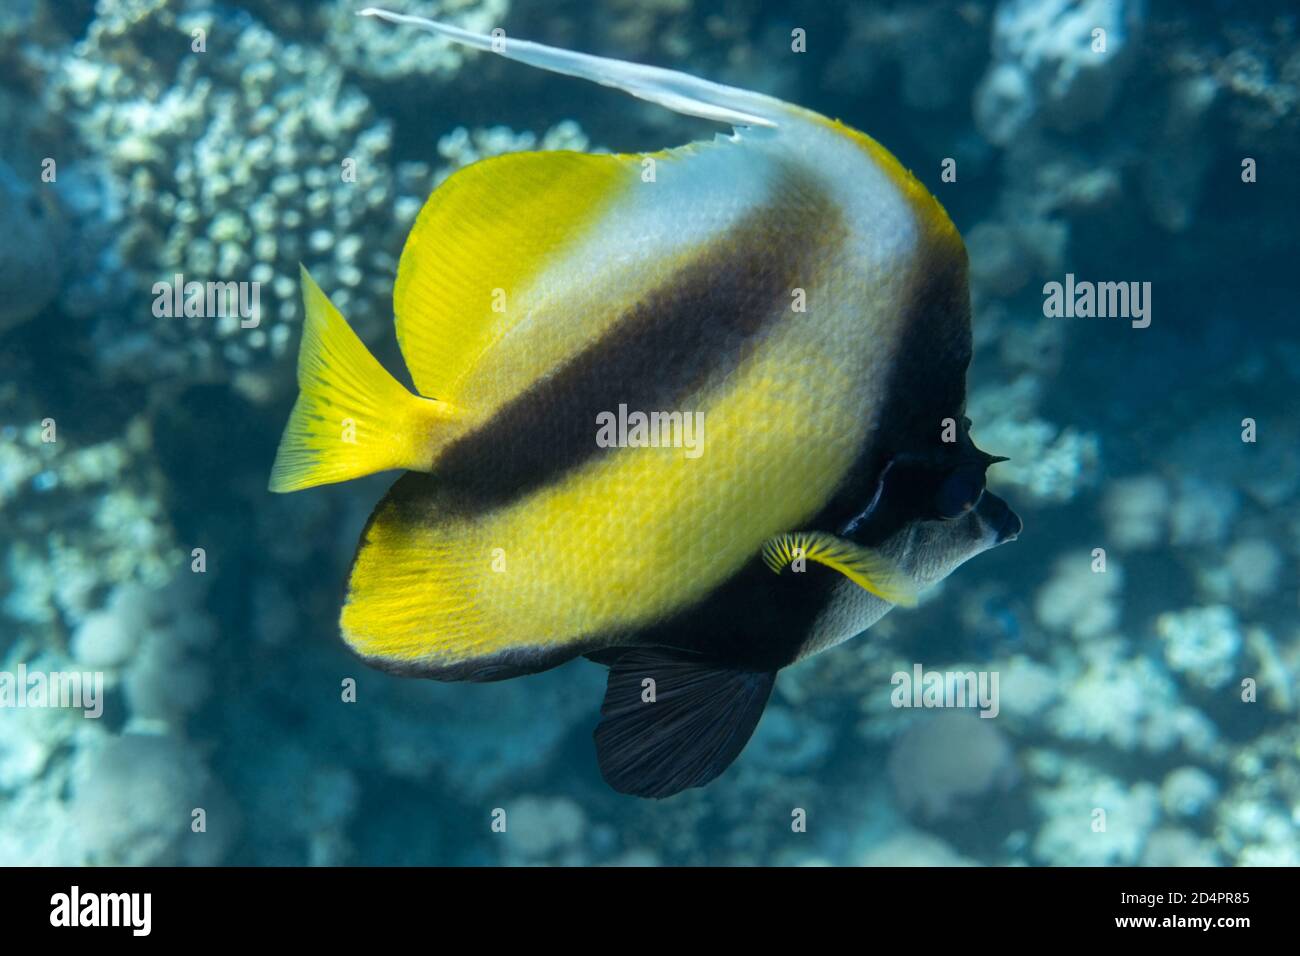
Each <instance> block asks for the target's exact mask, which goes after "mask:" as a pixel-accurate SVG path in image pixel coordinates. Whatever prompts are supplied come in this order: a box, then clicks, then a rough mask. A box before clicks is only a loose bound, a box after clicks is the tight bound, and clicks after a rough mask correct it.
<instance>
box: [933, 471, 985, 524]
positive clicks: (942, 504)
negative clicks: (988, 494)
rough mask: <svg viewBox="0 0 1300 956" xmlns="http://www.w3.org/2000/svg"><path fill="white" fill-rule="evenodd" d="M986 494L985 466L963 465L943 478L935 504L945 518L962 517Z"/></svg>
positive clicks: (940, 514) (940, 515)
mask: <svg viewBox="0 0 1300 956" xmlns="http://www.w3.org/2000/svg"><path fill="white" fill-rule="evenodd" d="M983 495H984V466H983V465H963V466H962V467H960V468H958V469H956V470H955V471H954V472H953V473H952V474H950V475H949V476H948V477H947V478H945V479H944V480H943V483H942V484H941V485H939V490H938V492H936V494H935V498H934V506H935V510H936V511H938V513H939V517H941V518H943V519H945V520H951V519H953V518H960V517H961V516H962V515H964V514H966V512H968V511H970V510H971V509H972V508H974V507H975V506H976V505H977V504H979V500H980V498H981V497H982V496H983Z"/></svg>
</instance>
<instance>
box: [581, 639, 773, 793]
mask: <svg viewBox="0 0 1300 956" xmlns="http://www.w3.org/2000/svg"><path fill="white" fill-rule="evenodd" d="M649 681H653V682H654V683H653V684H651V683H649ZM775 681H776V674H775V673H774V672H758V671H747V670H740V669H737V668H734V667H728V666H727V665H725V664H717V663H714V662H711V661H707V660H704V659H702V658H699V657H696V656H694V655H691V654H686V653H683V652H679V651H672V650H668V649H664V648H633V649H631V650H628V651H626V652H624V653H623V654H622V655H620V656H619V657H618V659H617V660H616V661H614V662H613V663H612V665H611V667H610V671H609V683H608V684H607V685H606V687H605V702H604V703H603V704H602V705H601V708H600V713H601V715H602V717H603V719H602V720H601V722H600V724H599V725H598V726H597V727H596V733H595V737H596V759H597V760H598V761H599V763H600V773H601V776H603V777H604V778H605V782H606V783H608V784H609V785H610V786H611V787H613V788H614V789H615V790H617V791H619V792H620V793H628V794H632V795H633V796H637V797H654V798H656V799H658V798H662V797H671V796H672V795H673V794H675V793H680V792H681V791H682V790H685V789H687V788H689V787H702V786H704V785H705V784H707V783H709V782H710V781H711V780H713V778H714V777H716V776H717V775H718V774H720V773H722V771H724V770H726V769H727V767H728V766H730V765H731V762H732V761H733V760H735V759H736V758H737V757H738V756H740V752H741V751H742V750H743V749H745V744H746V743H748V742H749V738H750V735H751V734H753V732H754V728H755V727H756V726H758V719H759V718H760V717H761V716H762V715H763V708H764V707H766V706H767V698H768V696H769V695H770V694H771V693H772V685H773V684H774V683H775Z"/></svg>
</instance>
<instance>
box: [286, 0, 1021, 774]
mask: <svg viewBox="0 0 1300 956" xmlns="http://www.w3.org/2000/svg"><path fill="white" fill-rule="evenodd" d="M364 12H365V13H368V14H372V15H377V16H382V17H384V18H385V19H389V20H392V21H394V22H399V23H406V24H410V25H414V26H417V27H420V28H422V29H428V30H432V31H434V32H437V33H441V34H443V35H446V36H448V37H449V38H451V39H453V40H457V41H459V42H463V43H467V44H470V45H473V46H477V47H480V48H484V49H495V50H496V52H500V53H503V54H504V55H505V56H507V57H510V58H513V59H518V60H521V61H524V62H527V63H531V64H533V65H536V66H540V67H543V68H546V69H550V70H553V71H556V72H563V73H568V74H571V75H577V76H582V77H586V78H588V79H593V80H596V81H598V82H601V83H604V84H605V85H611V86H617V87H620V88H623V89H625V90H627V91H628V92H631V93H633V94H634V95H637V96H640V97H642V98H645V99H649V100H652V101H654V102H658V103H661V104H663V105H666V106H669V107H670V108H673V109H676V110H678V111H680V112H684V113H688V114H691V115H697V116H704V117H706V118H710V119H715V120H719V121H721V122H726V123H731V124H733V125H734V126H735V127H737V131H736V132H734V133H733V134H732V135H731V136H729V137H721V136H720V137H718V138H717V139H715V140H714V141H713V142H709V143H697V144H692V145H689V146H685V147H681V148H678V149H673V150H668V151H664V152H660V153H653V154H645V155H587V154H579V153H567V152H541V153H524V154H513V155H507V156H502V157H498V158H494V159H488V160H484V161H482V162H480V163H477V164H475V165H473V166H470V167H468V168H466V169H464V170H462V171H460V172H458V173H457V174H455V175H454V176H452V177H451V178H450V179H449V180H447V182H446V183H444V184H443V185H442V186H441V187H440V188H438V189H437V190H435V192H434V193H433V194H432V195H431V196H430V198H429V200H428V202H427V203H426V205H425V207H424V209H423V211H422V212H421V214H420V216H419V218H418V220H417V222H416V224H415V226H414V227H413V228H412V231H411V234H410V236H409V238H408V240H407V243H406V246H405V249H404V251H403V254H402V258H401V263H400V266H399V269H398V275H397V281H396V285H395V288H394V312H395V315H396V327H397V337H398V342H399V344H400V346H401V350H402V354H403V357H404V358H405V361H406V364H407V366H408V369H409V371H410V373H411V378H412V380H413V382H414V384H415V388H416V391H417V392H418V395H412V394H410V393H409V392H407V391H406V390H405V389H404V388H403V387H402V386H401V385H399V384H398V383H397V382H396V381H395V380H394V379H393V378H392V377H391V376H390V375H389V374H388V373H387V372H386V371H384V370H383V368H382V367H381V366H379V364H378V363H377V362H376V361H375V360H374V359H373V357H371V356H370V355H369V353H368V352H367V351H366V349H365V347H364V345H362V344H361V342H360V341H359V340H358V339H357V338H356V336H355V334H354V333H352V332H351V330H350V329H349V328H348V326H347V324H346V322H345V321H344V319H343V318H342V316H341V315H339V314H338V312H337V310H335V309H334V308H333V306H332V305H331V304H330V303H329V301H328V299H327V298H326V297H325V295H324V293H323V292H321V290H320V289H319V288H317V287H316V286H315V284H314V283H313V282H312V281H311V279H310V277H308V276H307V275H306V273H305V272H304V275H303V284H304V298H305V303H306V312H307V321H306V327H305V331H304V338H303V345H302V348H301V352H300V358H299V372H298V374H299V383H300V395H299V399H298V403H297V404H296V405H295V408H294V412H293V414H292V416H291V419H290V422H289V425H288V427H287V429H286V433H285V437H284V440H283V441H282V444H281V449H280V453H279V455H278V457H277V460H276V464H275V466H274V469H273V473H272V479H271V488H272V490H274V491H291V490H297V489H300V488H305V487H310V486H313V485H317V484H323V483H327V482H333V481H341V480H346V479H349V478H353V477H358V476H360V475H364V474H369V473H372V472H376V471H381V470H385V469H393V468H400V469H405V470H407V472H408V474H406V475H404V476H403V477H402V478H400V479H399V480H398V481H397V483H396V484H395V485H394V486H393V488H392V489H391V490H390V492H389V493H388V495H387V496H386V497H385V498H384V500H383V501H382V502H381V503H380V504H379V505H378V506H377V507H376V509H375V512H374V514H373V515H372V517H371V520H370V522H369V524H368V526H367V528H366V531H365V533H364V534H363V537H362V542H361V545H360V548H359V550H358V553H357V557H356V560H355V562H354V565H353V568H352V572H351V579H350V582H349V590H348V597H347V601H346V603H345V606H344V608H343V612H342V617H341V629H342V633H343V636H344V639H345V640H346V641H347V643H348V644H349V646H351V647H352V649H353V650H354V651H356V652H357V653H358V654H359V655H360V656H361V657H363V658H364V659H365V660H367V661H368V662H370V663H372V664H374V665H376V666H379V667H382V668H385V669H387V670H391V671H395V672H398V673H406V674H414V675H421V676H428V677H434V678H438V679H473V680H487V679H499V678H504V677H511V676H515V675H518V674H524V673H529V672H533V671H537V670H542V669H545V668H548V667H552V666H555V665H556V664H558V663H561V662H563V661H566V660H569V659H571V658H573V657H575V656H578V655H580V654H588V655H591V656H593V657H595V658H596V659H599V660H602V661H603V662H605V663H608V664H610V665H611V667H612V670H611V677H610V691H609V693H608V694H607V697H606V707H605V709H604V713H605V715H606V720H605V722H604V723H603V724H602V726H601V728H600V729H598V731H597V743H598V747H599V748H600V750H601V767H602V771H603V772H605V775H606V778H607V779H609V780H610V782H611V783H612V784H613V785H614V786H616V787H618V788H619V789H622V790H626V791H627V792H633V793H639V794H642V795H649V796H665V795H668V794H669V793H672V792H676V791H677V790H680V789H682V788H683V787H686V786H697V785H700V784H702V783H705V782H707V781H708V780H710V779H712V778H713V777H714V776H716V774H717V773H718V772H720V771H721V769H723V768H724V767H725V766H726V764H727V763H729V762H730V760H731V759H733V758H734V757H735V755H736V754H737V753H739V749H740V747H743V745H744V742H745V740H747V739H748V736H749V733H750V732H752V729H753V726H754V724H756V723H757V720H758V716H759V715H761V712H762V708H763V705H764V703H765V702H766V699H767V695H768V693H769V692H770V688H771V675H773V674H774V673H775V671H776V670H777V669H779V667H780V666H783V665H784V664H787V663H790V662H791V661H792V660H795V659H798V658H799V657H801V656H805V655H806V654H807V653H812V652H813V651H815V650H819V649H821V648H823V647H827V646H830V645H832V644H834V643H838V642H839V641H841V640H844V639H847V638H848V637H851V636H853V635H854V634H856V633H858V632H860V631H861V630H862V629H864V628H865V627H866V626H868V625H869V624H870V623H872V622H873V621H874V620H875V619H876V618H878V617H879V616H880V615H881V614H883V613H884V612H885V611H887V610H888V609H889V607H890V606H892V604H894V603H908V602H909V601H910V600H911V598H912V596H913V595H914V593H915V591H916V590H917V589H918V588H920V587H923V586H925V585H926V584H929V583H932V581H933V580H936V579H937V578H938V577H942V576H943V575H944V574H946V573H947V572H948V571H949V570H951V567H955V565H956V564H959V563H960V562H961V561H962V560H964V559H965V558H966V557H969V556H970V554H971V553H974V552H975V551H977V550H982V549H983V548H985V547H988V546H990V544H991V543H996V541H995V540H994V539H999V540H1001V539H1005V538H1007V537H1010V536H1014V532H1015V530H1018V521H1016V522H1015V527H1014V528H1012V527H1011V521H1010V519H1009V518H1005V516H1004V515H1003V514H1002V511H999V510H997V509H996V508H995V507H994V506H993V505H992V504H991V502H992V501H993V500H995V499H993V496H991V495H988V496H984V497H985V498H987V499H989V502H986V503H985V504H984V505H983V512H984V513H982V514H981V508H979V507H976V506H977V504H979V503H980V502H981V501H982V500H983V499H982V498H981V496H980V494H979V492H982V489H983V467H984V466H986V465H987V463H988V461H989V460H991V459H989V457H988V456H984V455H983V453H981V452H979V451H978V450H977V449H975V448H974V446H973V445H972V444H971V443H970V440H969V438H968V436H967V435H966V423H965V421H964V419H963V418H962V410H963V406H964V401H965V369H966V366H967V364H968V362H969V358H970V331H969V293H968V290H967V281H966V257H965V250H964V246H963V244H962V242H961V239H960V237H959V236H958V234H957V232H956V230H955V228H954V227H953V225H952V223H951V222H950V221H949V219H948V217H947V215H946V214H945V213H944V211H943V210H942V208H941V207H940V206H939V204H938V203H937V202H936V201H935V200H934V198H933V197H932V196H930V194H929V193H928V192H927V191H926V190H925V189H924V188H923V187H922V186H921V185H920V184H919V183H918V182H917V181H916V180H915V179H914V178H913V177H912V176H911V175H910V174H909V173H908V172H906V171H905V170H904V169H903V168H902V167H901V166H900V165H899V163H898V162H897V160H895V159H894V158H893V156H891V155H890V154H889V153H888V152H887V151H886V150H884V149H883V148H882V147H881V146H879V145H878V144H877V143H875V142H874V141H873V140H871V139H869V138H868V137H866V136H865V135H863V134H861V133H858V132H856V131H854V130H851V129H849V128H848V127H845V126H843V125H841V124H839V123H837V122H833V121H830V120H828V119H826V118H824V117H822V116H819V115H818V114H815V113H812V112H810V111H808V110H804V109H801V108H799V107H796V106H792V105H790V104H787V103H784V102H781V101H779V100H776V99H772V98H770V97H766V96H762V95H760V94H756V93H751V92H747V91H743V90H736V89H733V88H729V87H723V86H718V85H716V84H712V83H707V82H705V81H702V80H698V79H695V78H693V77H689V76H685V75H683V74H679V73H673V72H671V71H667V70H658V69H654V68H650V67H643V66H637V65H634V64H627V63H622V62H620V61H614V60H605V59H600V58H596V57H588V56H584V55H581V54H576V53H570V52H567V51H562V50H556V49H553V48H549V47H544V46H540V45H537V44H531V43H527V42H524V41H516V40H513V39H506V40H505V41H504V45H502V44H499V43H498V44H497V45H496V46H493V43H494V41H493V39H492V38H488V37H482V36H479V35H475V34H470V33H466V32H465V31H462V30H459V29H457V28H454V27H449V26H444V25H442V24H437V23H433V22H431V21H426V20H421V19H418V18H413V17H406V16H400V15H397V14H389V13H385V12H383V11H364ZM628 410H632V413H633V414H632V418H633V419H634V424H633V426H632V428H631V429H630V430H629V428H628V422H627V418H628ZM637 413H639V414H640V416H641V418H640V421H641V422H642V423H644V422H645V421H646V420H649V421H650V422H651V423H652V424H651V425H650V428H649V433H647V429H646V428H645V427H641V428H640V431H639V433H638V430H637V425H636V423H635V420H636V419H637ZM615 422H617V425H616V424H615ZM945 422H949V423H955V426H954V427H955V430H954V429H946V426H945V424H944V423H945ZM693 423H694V424H698V428H697V429H696V433H695V434H693V435H691V434H690V432H689V431H688V430H684V429H685V427H686V426H687V425H690V424H693ZM683 435H687V436H688V437H691V438H693V445H692V447H682V442H680V441H678V440H677V439H680V438H681V437H682V436H683ZM629 438H631V439H633V440H629ZM611 439H612V440H611ZM638 439H639V440H638ZM660 439H662V441H661V440H660ZM895 466H896V467H895ZM972 469H973V470H972ZM975 472H977V474H975ZM886 473H889V474H892V475H893V476H894V478H893V479H892V482H893V485H895V486H899V483H900V482H902V481H903V479H901V478H900V477H899V476H903V475H906V474H911V475H912V476H913V477H912V478H909V479H907V480H906V481H905V482H903V486H901V487H903V490H902V491H897V490H890V492H889V494H888V495H884V492H885V491H886V490H889V486H890V483H889V482H886V481H885V480H884V476H885V475H886ZM954 475H956V476H959V478H960V480H958V479H957V478H954V477H953V476H954ZM962 476H964V477H962ZM954 482H955V484H954ZM976 484H977V485H978V488H976V487H974V486H975V485H976ZM918 488H920V489H930V490H931V491H933V494H934V495H939V496H941V497H942V496H943V495H946V496H947V497H948V498H952V497H953V496H954V495H955V496H956V498H957V499H958V500H957V506H958V507H957V510H958V514H957V515H955V516H953V515H942V516H940V517H938V518H934V517H933V516H931V515H930V514H929V513H928V512H926V514H925V517H926V518H927V519H931V520H930V523H934V522H942V521H949V522H950V524H949V526H948V529H947V530H944V531H942V533H940V534H937V535H935V534H932V535H931V536H932V537H934V539H935V541H934V543H933V544H932V545H931V546H929V547H928V548H926V549H921V550H919V551H918V550H915V549H914V545H915V544H916V542H917V541H918V540H921V539H923V538H925V529H924V528H919V527H918V526H917V522H918V521H919V519H920V518H921V515H920V514H919V513H917V510H916V508H915V507H913V506H912V504H911V503H909V502H910V498H912V497H915V495H916V489H918ZM945 488H946V489H947V490H946V491H944V490H943V489H945ZM928 493H929V492H927V494H928ZM882 496H883V497H882ZM932 497H933V495H932ZM864 506H870V507H867V508H864ZM928 507H929V505H928V504H927V505H924V506H922V508H921V510H922V511H925V509H926V508H928ZM990 509H992V510H990ZM1002 509H1004V510H1006V512H1007V514H1010V512H1009V509H1005V505H1002ZM941 510H942V509H941ZM995 512H996V513H995ZM954 517H955V518H957V519H960V520H958V521H956V522H952V521H951V519H953V518H954ZM1011 517H1014V516H1011ZM994 525H997V526H996V527H994ZM958 526H960V532H958V531H955V530H954V529H956V528H957V527H958ZM941 527H942V526H941V525H936V528H941ZM846 529H851V530H852V531H853V534H852V535H849V536H847V537H846V536H842V533H843V532H845V530H846ZM933 530H934V529H931V531H932V532H933ZM909 549H912V550H909ZM809 562H811V563H810V564H809ZM804 565H807V567H810V568H814V569H815V572H814V573H813V574H810V575H802V576H801V575H798V574H780V572H782V571H784V570H785V569H786V568H789V567H792V566H793V567H794V570H795V571H802V570H804ZM774 571H775V572H778V573H777V574H774V573H773V572H774ZM722 596H727V597H728V600H730V601H732V602H733V603H734V602H737V601H738V602H739V603H740V605H742V606H743V607H744V608H745V609H746V611H745V612H744V613H739V614H733V615H731V620H730V622H728V621H719V620H718V616H717V615H718V610H717V609H718V608H719V607H720V606H721V605H719V603H718V602H719V599H720V597H722ZM756 615H757V616H756ZM778 615H779V616H780V618H781V620H780V626H779V628H778V627H776V626H775V625H776V617H777V616H778ZM739 622H743V627H742V630H743V632H744V633H738V632H737V626H738V624H739ZM774 631H775V633H773V632H774ZM646 648H659V649H660V650H646ZM701 668H702V669H701ZM646 674H650V675H652V676H653V675H658V676H657V677H656V680H658V682H659V684H660V686H661V688H662V690H661V693H660V694H659V695H658V701H659V702H660V703H659V704H658V705H657V706H658V710H657V711H656V712H655V714H654V716H647V714H646V713H645V712H643V710H642V708H640V703H641V697H642V696H643V695H642V691H643V686H642V683H643V682H642V680H641V679H640V678H641V676H644V675H646ZM701 688H703V689H705V693H704V695H703V697H701V694H700V689H701ZM665 694H666V696H667V700H668V701H669V702H670V703H668V704H663V703H662V702H663V701H664V700H665ZM652 696H653V695H652ZM633 698H635V699H633ZM674 707H676V708H679V709H680V710H681V714H685V715H686V716H687V717H688V718H689V720H688V721H686V722H683V721H680V720H678V721H676V722H674V721H673V720H672V719H670V718H672V717H673V711H672V708H674ZM720 711H721V712H722V715H721V716H720V714H719V712H720ZM679 716H680V714H679ZM737 722H738V723H737ZM733 724H735V726H733ZM669 725H672V726H673V727H676V728H677V729H669V730H665V727H668V726H669ZM684 726H691V727H694V730H693V731H692V732H693V734H694V735H695V737H696V738H697V739H698V740H699V744H698V747H699V748H701V752H700V753H699V754H695V755H693V756H692V755H690V754H688V755H687V756H686V757H682V756H680V755H679V756H678V757H675V758H669V757H668V756H665V754H666V753H667V752H668V751H670V750H672V749H673V748H672V747H670V746H668V744H670V743H672V739H671V738H672V736H673V734H680V732H681V727H684ZM737 728H739V729H741V730H743V733H737V732H734V731H735V730H736V729H737ZM737 738H738V743H737V742H736V740H737ZM733 748H734V752H731V751H732V749H733ZM696 758H698V759H696ZM683 760H686V763H687V764H689V766H684V765H683V763H682V761H683Z"/></svg>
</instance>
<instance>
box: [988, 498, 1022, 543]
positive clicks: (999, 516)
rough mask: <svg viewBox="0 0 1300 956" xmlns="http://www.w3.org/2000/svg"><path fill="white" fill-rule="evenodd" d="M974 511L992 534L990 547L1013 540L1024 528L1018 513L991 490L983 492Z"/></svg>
mask: <svg viewBox="0 0 1300 956" xmlns="http://www.w3.org/2000/svg"><path fill="white" fill-rule="evenodd" d="M976 511H977V512H978V513H979V516H980V518H981V519H982V520H983V521H984V524H985V525H986V526H987V527H988V528H989V530H990V532H991V533H992V535H993V542H992V544H991V545H990V547H996V546H997V545H999V544H1006V543H1007V542H1008V541H1015V540H1016V538H1018V537H1019V536H1020V532H1021V531H1023V530H1024V529H1025V524H1024V522H1023V521H1021V520H1020V515H1018V514H1016V513H1015V512H1014V511H1012V510H1011V506H1010V505H1009V504H1007V503H1006V502H1005V501H1003V500H1002V499H1001V498H999V497H998V496H997V495H995V494H993V492H991V491H986V492H984V494H983V496H982V497H981V498H980V502H979V505H978V506H977V507H976Z"/></svg>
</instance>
